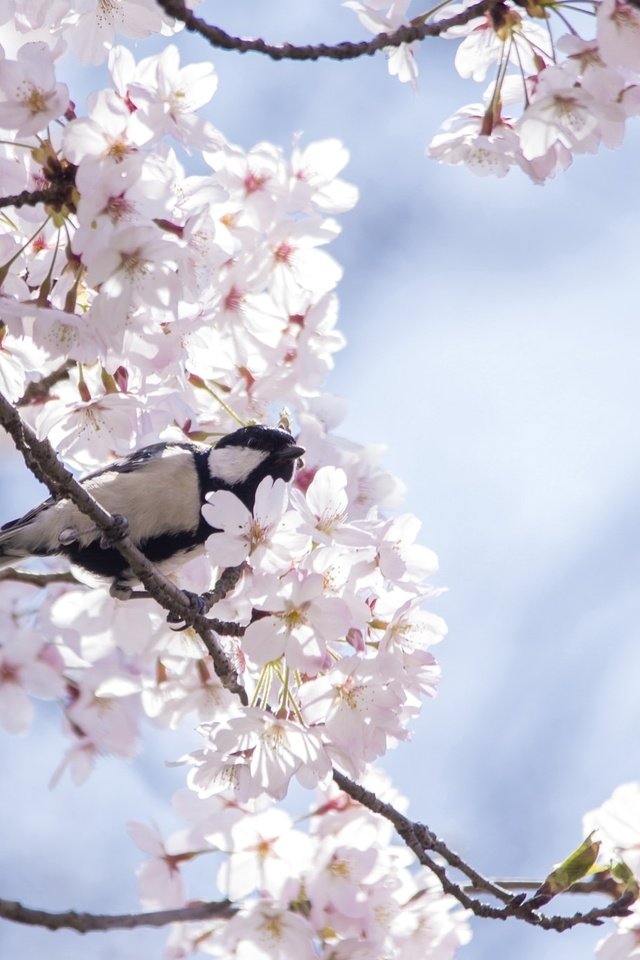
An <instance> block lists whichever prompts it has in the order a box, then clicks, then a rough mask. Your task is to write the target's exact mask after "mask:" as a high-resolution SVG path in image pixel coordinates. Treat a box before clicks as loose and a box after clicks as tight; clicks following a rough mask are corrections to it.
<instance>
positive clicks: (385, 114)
mask: <svg viewBox="0 0 640 960" xmlns="http://www.w3.org/2000/svg"><path fill="white" fill-rule="evenodd" d="M200 12H201V15H203V16H208V17H209V19H211V20H213V21H214V22H215V21H216V19H217V21H218V22H219V23H220V24H221V25H223V26H225V27H227V28H228V29H230V30H231V31H233V30H238V31H239V32H242V33H244V34H246V35H256V34H262V35H264V36H267V37H268V38H270V39H274V40H279V39H291V40H297V41H310V40H319V39H321V40H326V41H331V40H340V39H345V38H347V37H348V38H352V39H355V38H358V37H360V36H362V35H363V32H362V31H361V28H360V27H359V24H358V22H357V20H356V19H355V17H353V15H352V14H350V13H349V12H348V11H343V10H341V9H340V7H339V6H338V5H337V3H335V2H334V0H318V2H315V3H313V2H311V0H306V2H305V3H304V4H298V3H294V2H292V0H289V2H284V0H283V2H280V3H276V2H270V3H265V2H264V0H262V2H261V3H258V2H257V0H234V2H233V3H231V2H217V3H214V2H211V3H209V4H204V5H203V6H202V7H201V8H200ZM420 12H421V8H419V7H418V6H417V5H416V4H415V3H414V4H413V5H412V7H411V13H412V14H414V15H415V14H417V13H420ZM179 44H180V46H181V48H182V49H183V51H184V52H183V59H184V60H185V61H192V62H193V61H199V60H204V59H207V58H209V57H210V56H211V58H212V59H213V62H214V63H215V65H216V69H217V70H218V73H219V75H220V87H219V92H218V93H217V94H216V97H215V98H214V100H213V101H212V104H211V106H210V108H209V111H208V116H209V117H210V119H211V120H212V121H213V122H214V123H215V124H216V125H217V126H219V127H220V129H221V130H222V131H223V132H224V133H225V135H226V136H227V137H228V138H229V139H231V140H233V141H235V142H238V143H240V144H241V145H242V146H243V147H249V146H251V145H252V144H253V143H255V142H257V141H259V140H261V139H267V140H270V141H272V142H275V143H282V144H283V145H284V146H287V145H288V144H289V143H290V142H291V138H292V136H293V134H294V133H296V132H297V131H302V133H303V137H304V141H305V142H309V141H312V140H316V139H321V138H323V137H327V136H337V137H339V138H340V139H342V140H343V142H344V143H345V145H346V146H347V147H348V149H349V150H350V152H351V157H352V160H351V163H350V165H349V167H348V168H347V170H346V172H345V178H346V179H349V180H350V181H352V182H354V183H356V184H357V185H358V187H359V188H360V191H361V200H360V203H359V205H358V207H357V208H356V210H355V211H353V212H352V213H350V214H348V215H345V216H344V217H343V218H341V222H342V224H343V228H344V232H343V235H342V237H341V238H340V239H339V241H338V242H337V243H335V244H333V245H332V248H331V249H332V252H333V253H334V255H335V256H336V257H337V259H338V260H339V261H340V262H341V263H342V264H343V265H344V267H345V276H344V279H343V281H342V283H341V285H340V288H339V295H340V300H341V328H342V329H343V331H344V332H345V333H346V335H347V338H348V341H349V343H348V347H347V349H346V350H345V351H344V352H343V353H342V354H341V355H338V358H337V366H336V371H335V373H334V375H333V376H332V379H331V382H330V388H331V389H332V390H334V391H335V392H337V393H340V394H342V395H344V396H345V397H346V398H347V400H348V404H349V414H348V417H347V420H346V422H345V424H344V426H343V430H342V432H343V433H344V434H346V435H348V436H350V437H352V438H353V439H356V440H358V441H360V442H371V443H383V444H385V445H386V447H387V451H388V452H387V454H386V458H385V462H386V464H387V466H388V467H389V468H391V469H392V470H394V472H396V473H397V474H398V475H399V476H400V477H401V478H402V479H403V480H404V481H405V483H406V484H407V487H408V493H407V499H406V502H405V506H406V509H407V510H410V511H411V512H413V513H416V514H417V515H418V516H419V517H420V518H421V519H422V521H423V525H424V526H423V542H425V543H426V544H428V545H429V546H430V547H432V548H433V549H435V550H436V552H437V553H438V554H439V556H440V561H441V572H440V574H439V576H438V582H439V584H441V585H446V586H447V587H448V593H447V594H446V595H445V596H444V597H442V598H441V599H440V600H439V601H438V603H437V606H436V607H435V609H437V611H438V612H439V613H442V614H443V615H444V616H445V617H446V619H447V621H448V623H449V627H450V634H449V637H448V639H447V640H446V641H445V643H444V644H442V645H441V647H440V648H439V649H438V651H437V654H438V657H439V659H440V661H441V663H442V664H443V667H444V680H443V684H442V687H441V693H440V697H439V698H438V700H437V701H434V702H433V703H428V704H427V705H426V706H425V709H424V712H423V716H422V718H421V720H420V722H419V724H417V726H416V731H415V735H414V740H413V743H412V744H404V745H402V746H401V747H400V748H399V749H398V750H397V751H395V752H393V753H392V754H390V755H389V756H388V758H387V762H386V768H387V769H388V770H389V771H390V772H391V773H392V775H393V777H394V779H395V780H396V782H397V785H398V786H399V787H400V789H402V790H403V791H404V792H405V793H406V794H407V795H408V796H409V797H410V800H411V812H412V813H413V814H414V815H415V816H416V817H417V818H419V819H421V820H423V821H424V822H426V823H428V824H429V825H430V826H431V827H432V828H433V829H435V830H436V831H437V832H438V833H439V834H440V835H442V836H443V837H444V838H445V839H446V840H447V841H449V842H450V844H451V845H452V846H453V847H454V848H455V849H457V850H458V851H459V852H460V853H462V854H463V855H465V856H466V857H467V858H468V859H469V860H470V861H471V862H472V863H473V864H474V866H476V867H478V868H479V869H481V870H484V871H486V872H487V873H488V874H490V875H492V876H496V877H497V876H499V877H507V876H520V877H522V876H525V877H539V876H541V875H543V874H544V873H545V872H546V871H547V870H548V869H549V867H550V866H551V865H552V864H553V863H555V862H557V861H558V860H560V859H562V858H563V857H564V856H565V855H566V853H567V852H568V851H569V850H570V849H571V848H572V847H573V846H575V845H576V843H577V842H578V841H579V839H580V836H581V826H580V819H581V815H582V813H583V812H585V811H586V810H588V809H591V808H592V807H594V806H596V805H598V804H599V803H600V802H602V801H603V800H604V799H605V798H606V797H607V796H608V795H609V794H610V793H611V791H612V790H613V788H614V787H615V786H616V785H617V784H618V783H620V782H623V781H626V780H630V779H634V778H636V777H637V771H638V764H637V758H636V755H635V753H636V752H635V749H634V747H632V746H631V745H632V744H633V743H634V741H635V737H633V733H634V731H635V730H636V729H637V699H638V698H637V693H636V680H635V678H636V677H637V676H638V669H637V668H638V667H639V666H640V664H639V663H638V660H639V659H640V652H639V651H640V646H639V644H638V642H637V632H638V628H637V624H638V623H639V622H640V616H639V614H640V600H639V598H638V590H637V584H638V579H639V578H638V574H639V573H640V569H639V568H640V557H639V551H638V542H639V537H638V534H639V533H640V530H639V528H640V521H639V516H638V478H639V474H640V443H639V442H638V441H639V440H640V418H639V417H638V409H639V401H640V359H639V357H640V351H639V347H640V333H639V332H638V322H637V301H638V296H637V253H636V250H637V240H636V238H637V229H638V227H637V223H638V207H639V206H640V191H639V188H638V184H637V175H636V169H635V168H636V164H635V163H634V160H635V158H636V157H637V153H638V148H639V146H640V135H639V132H638V127H637V125H636V126H634V125H633V124H631V125H630V128H629V134H628V137H627V141H626V143H625V145H624V147H623V148H622V150H619V151H616V152H603V153H602V154H600V155H598V156H595V157H580V158H578V160H577V161H576V163H575V164H574V166H573V167H572V168H570V170H569V171H568V172H567V173H566V174H564V175H563V176H561V177H560V178H559V179H557V180H555V181H551V182H550V183H549V184H548V185H546V186H545V187H539V186H534V185H533V184H531V183H529V181H528V180H526V178H525V177H524V176H523V175H520V174H519V173H518V172H517V171H514V172H512V173H511V174H510V175H509V176H508V177H507V178H506V179H504V180H500V181H498V180H484V179H477V178H475V177H474V176H473V175H472V174H471V173H468V172H467V171H465V170H464V169H461V168H455V169H450V168H445V167H441V166H437V165H435V164H434V163H432V162H431V161H428V160H426V159H425V158H424V156H423V153H424V147H425V145H426V143H427V142H428V140H429V139H430V137H431V136H432V135H433V134H434V133H435V131H436V129H437V126H438V123H439V122H440V120H441V119H444V118H445V117H446V116H447V115H448V114H449V113H450V112H452V111H453V110H454V109H455V108H456V107H457V106H459V105H462V104H463V103H467V102H472V101H474V100H476V99H477V98H478V96H479V94H480V93H481V88H480V87H477V86H476V85H474V84H472V83H466V82H462V81H461V80H460V79H458V78H456V76H455V74H454V72H453V67H452V57H453V54H454V51H455V46H454V45H453V44H451V43H450V42H449V43H445V42H440V43H426V44H425V45H424V47H423V49H422V50H421V52H420V55H419V63H420V70H421V79H420V92H419V94H418V95H415V94H413V93H412V92H411V91H410V90H409V89H407V88H406V87H403V86H401V85H400V84H399V83H397V81H394V80H392V79H391V78H389V77H387V75H386V69H385V65H384V62H383V60H382V58H381V57H376V58H373V59H370V58H367V59H366V60H362V61H359V62H356V63H349V64H347V63H344V64H334V63H316V64H306V65H301V64H276V63H272V62H271V61H268V60H266V59H263V58H260V57H258V56H257V55H250V54H249V55H246V56H244V57H240V56H238V55H234V54H231V53H221V52H213V53H210V51H209V49H208V48H207V47H206V46H205V44H204V42H202V41H200V40H199V39H198V38H195V37H182V38H181V39H180V41H179ZM152 49H153V45H148V44H141V45H139V47H138V51H137V55H138V56H143V55H147V54H148V53H149V52H151V50H152ZM3 449H4V448H3ZM3 468H6V471H7V472H6V475H5V478H6V483H4V484H3V486H2V491H1V492H2V504H3V508H2V509H3V512H2V516H1V517H0V520H2V521H4V520H5V519H9V518H10V517H11V516H13V515H15V514H17V513H18V512H20V511H21V510H23V509H25V508H26V507H28V506H30V505H31V503H32V502H33V499H34V496H37V494H35V495H34V494H33V493H32V492H31V491H30V488H29V486H28V485H27V482H26V481H25V474H26V471H24V470H23V469H21V468H20V466H19V464H18V465H16V466H15V469H14V467H12V466H11V464H10V463H9V461H8V460H7V462H6V464H5V463H3ZM16 483H17V484H18V485H19V488H18V489H16V488H15V486H14V485H15V484H16ZM0 743H1V745H2V752H3V757H4V758H5V759H4V761H3V763H4V770H5V774H4V775H3V790H2V792H0V815H1V816H2V819H3V822H4V823H5V825H6V824H15V834H13V835H10V836H9V838H8V842H7V844H6V846H5V850H6V859H5V860H4V864H3V875H4V877H5V883H4V884H3V896H7V897H11V898H15V899H23V900H24V901H25V902H28V903H32V904H35V905H40V906H49V907H50V908H52V909H66V908H69V907H75V908H78V909H90V908H97V907H102V908H104V909H105V910H113V911H115V910H128V909H132V908H134V907H135V903H136V900H135V890H134V886H133V883H132V881H130V880H129V877H130V874H131V867H132V864H135V862H136V861H137V857H136V855H135V851H134V850H133V848H132V845H131V844H130V842H129V841H128V839H127V837H126V835H125V832H124V823H125V821H126V820H128V819H130V818H133V819H142V820H148V819H151V818H156V819H157V820H158V821H159V822H160V823H164V822H167V823H168V822H169V821H168V820H167V814H166V811H165V803H166V798H167V797H168V796H169V795H170V793H171V792H172V790H173V789H174V788H176V787H177V786H179V785H180V783H181V779H182V774H181V772H180V771H178V773H176V771H167V770H165V769H164V768H163V767H162V762H163V760H164V758H165V757H166V756H169V755H171V756H173V755H176V754H178V753H179V752H180V749H179V748H176V747H175V746H174V745H173V744H171V745H170V746H168V744H167V742H166V741H165V742H163V741H162V740H161V739H158V740H157V741H154V742H152V744H151V745H150V747H149V749H148V750H147V751H146V752H145V754H144V756H143V757H142V758H141V759H140V760H139V761H138V762H136V764H135V765H133V766H126V767H122V766H121V765H116V764H115V763H111V762H110V761H105V762H104V764H102V765H101V767H100V768H99V770H98V771H97V773H96V774H95V775H94V777H93V778H92V780H91V781H90V783H89V784H88V785H87V787H85V788H82V789H80V790H78V789H76V788H73V787H71V786H70V785H69V784H68V783H63V784H61V785H60V786H59V787H58V788H57V789H56V790H55V791H54V792H52V793H51V792H48V791H46V790H45V788H44V787H43V784H44V783H46V782H47V781H48V778H49V775H50V772H51V770H52V769H53V768H54V767H55V765H56V763H57V757H58V755H59V751H60V749H61V746H62V741H61V737H60V736H59V732H58V720H57V717H56V715H55V713H54V712H52V711H50V710H48V709H47V708H45V709H43V710H42V711H41V713H40V718H39V721H38V723H37V725H36V730H35V736H34V737H33V738H32V739H31V740H29V741H22V740H12V739H10V738H8V737H2V740H1V741H0ZM630 747H631V749H630ZM167 751H168V752H167ZM116 772H117V779H116ZM4 784H6V786H5V785H4ZM25 796H29V797H31V798H32V801H31V802H30V805H29V807H30V809H29V814H28V816H27V815H26V814H24V813H21V812H20V811H21V810H22V809H23V808H24V798H25ZM64 822H73V823H74V824H75V835H74V840H73V848H72V849H69V847H68V846H67V838H66V835H65V833H64V832H63V827H62V824H63V823H64ZM27 833H28V836H27ZM87 849H89V850H90V851H91V860H90V862H89V863H88V864H87V860H86V851H87ZM3 859H4V858H3ZM574 906H575V905H574V904H572V903H569V904H567V908H568V909H569V908H572V907H574ZM601 935H602V932H601V931H594V930H579V931H575V932H572V933H568V934H564V935H562V936H558V935H555V934H550V933H547V934H545V933H543V932H541V931H538V930H532V929H529V928H524V927H523V926H522V925H519V924H516V923H515V922H511V923H510V924H507V925H503V924H499V925H498V924H491V923H490V922H488V921H484V922H477V923H475V925H474V940H473V941H472V942H471V944H470V945H469V946H468V947H467V948H465V950H464V951H462V952H461V953H460V956H461V957H465V958H468V960H490V958H491V960H495V958H496V957H497V958H499V960H507V958H509V960H510V958H512V957H517V958H518V960H534V958H536V960H537V958H539V957H540V956H541V955H544V957H545V960H556V958H557V960H577V958H578V957H580V958H581V960H582V958H584V957H588V956H589V955H590V953H591V951H592V945H593V944H594V943H595V942H596V940H597V939H598V938H599V937H600V936H601ZM163 941H164V935H163V934H162V933H156V932H144V933H140V934H131V933H123V934H117V935H115V936H114V935H112V936H111V937H108V938H103V937H102V936H101V935H97V934H96V935H93V936H92V938H91V939H90V940H83V939H82V938H80V937H79V936H75V935H71V934H68V935H66V934H63V935H59V934H56V935H52V934H48V933H46V932H41V931H34V930H28V929H21V928H19V927H16V926H10V925H5V927H4V928H3V929H2V930H0V947H3V948H4V952H5V954H6V955H7V956H9V955H11V953H12V952H15V951H17V950H18V949H20V950H22V951H23V952H24V951H26V952H31V953H32V954H33V955H36V953H37V952H39V951H40V950H42V951H45V950H46V952H47V954H48V956H49V957H51V958H53V960H63V958H64V960H76V958H80V957H81V956H82V957H85V956H86V955H87V952H90V955H91V957H92V960H95V958H103V957H104V958H107V957H117V958H118V960H123V958H126V960H128V958H129V957H131V958H133V957H138V956H139V955H140V950H144V951H145V955H146V956H152V955H153V956H159V955H160V952H161V945H162V943H163Z"/></svg>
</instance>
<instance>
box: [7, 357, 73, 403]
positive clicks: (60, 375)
mask: <svg viewBox="0 0 640 960" xmlns="http://www.w3.org/2000/svg"><path fill="white" fill-rule="evenodd" d="M74 366H75V361H74V360H67V361H65V363H63V364H62V366H60V367H58V369H57V370H52V371H51V373H48V374H47V375H46V377H41V378H40V379H39V380H32V381H31V383H28V384H27V388H26V390H25V391H24V393H23V394H22V396H21V397H20V399H19V400H18V401H17V402H16V406H17V407H26V406H27V405H28V404H30V403H37V402H38V401H40V400H43V399H44V398H45V397H48V396H49V394H50V391H51V388H52V387H54V386H55V385H56V383H60V381H61V380H66V379H68V377H69V371H70V370H71V369H72V368H73V367H74Z"/></svg>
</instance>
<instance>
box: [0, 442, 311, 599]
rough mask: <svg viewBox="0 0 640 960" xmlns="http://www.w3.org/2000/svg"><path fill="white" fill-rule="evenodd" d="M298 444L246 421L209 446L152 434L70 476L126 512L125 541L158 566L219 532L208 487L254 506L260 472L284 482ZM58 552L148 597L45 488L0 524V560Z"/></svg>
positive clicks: (66, 504)
mask: <svg viewBox="0 0 640 960" xmlns="http://www.w3.org/2000/svg"><path fill="white" fill-rule="evenodd" d="M304 452H305V451H304V448H303V447H301V446H299V445H298V444H297V443H296V441H295V440H294V438H293V437H292V436H291V434H290V433H288V432H286V431H285V430H280V429H277V428H275V427H268V426H264V425H262V424H255V425H251V426H246V427H241V428H240V429H238V430H235V431H233V432H232V433H228V434H226V435H225V436H223V437H221V438H220V439H219V440H218V441H217V443H216V444H214V445H213V446H210V445H208V444H204V443H196V442H192V441H166V442H160V443H153V444H151V445H150V446H146V447H142V448H140V449H139V450H136V451H135V452H134V453H131V454H129V456H126V457H124V458H122V459H120V460H114V461H113V463H109V464H108V465H107V466H104V467H102V468H101V469H99V470H96V471H95V472H93V473H90V474H88V475H87V476H86V477H83V478H81V479H80V481H79V482H80V483H81V485H82V486H83V487H84V488H85V490H86V491H87V492H88V493H90V494H91V495H92V497H94V498H95V499H96V500H97V501H98V502H99V503H100V504H101V505H102V506H103V507H104V508H105V509H106V510H108V511H109V513H111V514H113V515H119V516H123V517H125V518H126V520H127V522H128V534H129V537H130V538H131V540H132V541H133V543H134V544H135V545H136V546H137V547H139V548H140V550H142V552H143V553H144V555H145V556H146V557H147V559H148V560H150V561H151V562H152V563H154V564H157V565H158V566H159V567H160V569H163V567H165V568H166V567H173V566H176V565H179V564H180V563H182V562H184V561H185V560H187V559H190V558H191V557H192V556H195V555H197V554H199V553H202V552H203V551H204V544H205V541H206V539H207V538H208V537H209V536H210V534H212V533H216V532H219V531H218V530H217V528H215V527H211V526H210V525H209V524H208V523H207V522H206V520H205V519H204V517H203V516H202V513H201V507H202V505H203V504H204V503H205V499H206V496H207V494H208V493H212V492H214V491H218V490H227V491H230V492H231V493H233V494H235V496H236V497H238V499H239V500H240V501H241V502H242V503H243V504H244V505H245V507H246V508H247V509H248V510H250V511H251V512H253V506H254V501H255V496H256V490H257V488H258V486H259V484H260V483H261V481H262V480H264V479H265V478H266V477H271V478H272V479H273V480H277V479H282V480H284V481H285V482H287V483H288V482H289V481H291V479H292V478H293V473H294V470H295V466H296V463H297V462H298V461H299V459H300V457H302V455H303V454H304ZM57 555H63V556H65V557H67V558H68V559H69V560H70V561H71V563H72V564H75V565H76V566H77V567H80V568H82V569H83V570H84V571H86V572H87V573H89V574H91V575H93V576H94V577H97V578H98V580H99V582H100V581H103V580H105V579H106V580H110V581H111V586H110V593H111V595H112V596H113V597H116V598H118V599H122V600H126V599H129V598H131V597H132V596H147V594H146V593H144V591H134V590H133V586H134V584H135V583H136V582H137V577H136V576H135V574H134V573H133V571H132V570H131V568H130V567H129V566H128V564H127V561H126V560H125V559H124V557H123V556H122V554H121V553H119V552H118V550H116V549H115V548H114V547H112V546H109V544H108V543H105V541H103V540H102V531H101V530H100V529H98V528H97V527H95V526H92V525H91V521H90V520H89V518H88V517H86V516H85V515H84V514H83V513H82V512H81V511H80V510H78V508H77V507H76V506H75V505H74V504H73V503H72V502H71V501H70V500H64V499H61V500H55V499H54V498H53V497H49V498H48V499H47V500H45V501H43V503H41V504H39V505H38V506H37V507H34V508H33V509H32V510H30V511H29V512H28V513H25V515H24V516H22V517H19V518H18V519H17V520H11V521H10V522H9V523H5V524H4V525H3V526H2V527H0V567H3V566H7V565H10V564H13V563H15V562H16V561H19V560H21V559H23V558H25V557H51V556H57ZM185 592H186V591H185Z"/></svg>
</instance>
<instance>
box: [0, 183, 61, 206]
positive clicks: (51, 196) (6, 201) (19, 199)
mask: <svg viewBox="0 0 640 960" xmlns="http://www.w3.org/2000/svg"><path fill="white" fill-rule="evenodd" d="M68 190H69V188H68V186H67V185H63V186H61V185H55V186H52V187H44V188H43V189H42V190H23V191H22V192H21V193H15V194H13V195H12V196H10V197H0V207H36V206H37V205H38V204H39V203H46V204H49V205H50V206H52V207H59V206H61V205H62V204H64V203H65V201H66V200H67V197H68Z"/></svg>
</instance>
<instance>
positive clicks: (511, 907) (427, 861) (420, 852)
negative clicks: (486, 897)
mask: <svg viewBox="0 0 640 960" xmlns="http://www.w3.org/2000/svg"><path fill="white" fill-rule="evenodd" d="M333 779H334V781H335V783H336V784H337V786H338V787H340V789H341V790H342V791H344V793H346V794H347V795H348V796H350V797H351V798H352V799H353V800H356V801H357V802H358V803H361V804H362V805H363V806H364V807H366V808H367V809H368V810H371V812H372V813H377V814H379V815H380V816H382V817H384V818H385V819H386V820H389V822H390V823H392V824H393V826H394V828H395V830H396V833H397V834H398V836H399V837H400V838H401V839H402V840H404V842H405V843H406V845H407V846H408V847H409V849H410V850H412V851H413V853H414V854H415V855H416V857H417V859H418V862H419V863H421V864H422V865H423V866H425V867H427V868H428V869H429V870H431V871H432V872H433V873H434V874H435V875H436V877H437V878H438V880H439V881H440V883H441V885H442V889H443V890H444V892H445V893H448V894H450V895H451V896H452V897H455V899H456V900H457V901H458V903H460V904H461V905H462V906H463V907H465V909H467V910H471V911H472V912H473V914H474V915H475V916H477V917H490V918H493V919H494V920H507V919H509V918H510V917H514V918H515V919H518V920H523V921H525V923H530V924H532V925H533V926H537V927H542V928H543V929H544V930H556V931H558V932H562V931H564V930H568V929H570V928H571V927H575V926H578V925H579V924H586V925H589V926H600V925H601V924H602V923H603V922H604V920H605V919H609V918H611V917H624V916H628V915H629V914H630V913H631V910H630V909H629V907H630V905H631V904H632V903H633V901H634V899H635V898H634V895H633V894H632V893H623V894H622V896H619V897H617V898H616V899H615V900H613V902H612V903H610V904H609V905H608V906H606V907H594V908H593V910H589V911H588V912H587V913H574V914H572V915H571V916H569V917H564V916H560V915H555V916H551V917H547V916H543V915H542V914H540V913H538V912H537V911H536V910H532V909H531V907H529V906H528V905H527V903H526V901H525V895H524V894H522V893H521V894H519V895H515V896H512V895H511V894H510V893H509V891H508V890H505V889H504V888H503V887H501V886H500V885H498V884H496V883H494V882H493V881H491V880H489V879H487V878H486V877H483V876H482V874H480V873H478V871H477V870H474V868H473V867H470V866H469V864H467V863H465V861H464V860H462V858H461V857H460V856H458V854H456V853H453V851H451V850H449V848H448V847H447V845H446V844H445V843H444V842H443V841H442V840H439V839H438V838H437V837H436V836H435V834H434V833H432V832H431V831H430V830H429V829H428V828H427V827H425V826H424V825H423V824H421V823H417V822H416V821H412V820H409V819H408V817H405V816H404V815H403V814H401V813H400V812H399V811H398V810H396V809H395V807H392V806H391V804H388V803H385V802H384V801H383V800H380V799H379V797H377V796H376V795H375V794H374V793H372V792H371V791H370V790H366V789H365V788H364V787H362V786H360V784H357V783H354V782H353V781H352V780H350V779H349V778H348V777H346V776H345V775H344V774H342V773H339V772H338V771H337V770H334V771H333ZM427 850H430V851H434V852H437V853H438V854H439V855H440V856H441V857H442V858H443V859H444V860H446V861H447V862H448V863H449V865H450V866H452V867H455V868H456V869H458V870H460V871H461V872H462V873H464V874H466V876H467V877H468V878H469V879H472V882H473V887H472V889H474V890H480V891H481V892H486V893H489V894H491V895H492V896H494V897H497V898H498V899H499V900H501V901H502V902H503V903H504V906H503V907H493V906H491V905H490V904H487V903H483V902H482V901H480V900H476V899H475V898H473V897H471V896H469V892H468V891H469V889H470V888H469V886H468V885H466V886H461V885H459V884H457V883H454V882H453V881H452V880H451V879H450V878H449V876H448V875H447V872H446V868H445V867H443V866H442V864H441V863H438V861H437V860H434V859H433V857H431V856H430V855H429V853H427ZM581 892H584V891H581ZM592 892H595V891H592ZM597 892H601V891H600V890H598V891H597Z"/></svg>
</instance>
